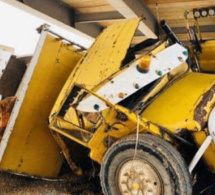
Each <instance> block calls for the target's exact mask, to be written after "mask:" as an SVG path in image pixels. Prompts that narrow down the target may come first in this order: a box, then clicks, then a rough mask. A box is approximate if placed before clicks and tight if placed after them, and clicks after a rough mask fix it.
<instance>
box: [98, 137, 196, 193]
mask: <svg viewBox="0 0 215 195" xmlns="http://www.w3.org/2000/svg"><path fill="white" fill-rule="evenodd" d="M135 142H136V139H135V136H128V137H127V138H124V139H122V140H119V141H117V142H116V143H115V144H113V145H112V146H111V147H110V148H109V149H108V151H107V153H106V154H105V156H104V159H103V163H102V165H101V172H100V179H101V185H102V189H103V192H104V194H106V195H113V194H114V195H118V194H119V195H120V194H121V195H146V194H147V195H161V194H163V195H175V194H178V195H179V194H180V195H191V194H192V185H191V180H190V175H189V171H188V168H187V166H186V164H185V162H184V160H183V158H182V157H181V155H180V154H179V152H178V151H177V150H176V149H175V148H174V147H173V146H171V145H170V144H169V143H167V142H166V141H165V140H162V139H161V138H158V137H155V136H152V135H148V134H143V135H140V137H139V141H138V147H137V151H136V152H137V153H136V155H135V158H134V153H135Z"/></svg>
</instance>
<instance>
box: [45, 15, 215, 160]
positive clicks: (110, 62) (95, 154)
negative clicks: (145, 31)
mask: <svg viewBox="0 0 215 195" xmlns="http://www.w3.org/2000/svg"><path fill="white" fill-rule="evenodd" d="M138 23H139V19H132V20H128V21H126V22H120V23H116V24H113V25H111V26H110V27H108V28H107V29H106V30H105V31H104V32H103V33H102V34H101V35H100V36H99V37H98V38H97V40H96V42H95V43H94V44H93V46H92V47H91V48H90V49H89V50H88V51H87V53H86V55H85V56H84V57H83V58H82V59H81V61H80V62H79V63H78V64H77V66H76V68H75V69H74V71H73V72H72V74H71V75H70V77H69V79H68V80H67V82H66V84H65V85H64V87H63V89H62V91H61V93H60V95H59V96H58V99H57V101H56V103H55V105H54V107H53V110H52V112H51V115H50V118H49V119H50V127H51V129H52V130H54V131H56V132H58V133H60V134H61V135H64V136H66V137H67V138H69V139H71V140H74V141H76V142H78V143H80V144H82V145H84V146H86V147H88V148H89V149H90V157H91V158H92V159H93V160H95V161H97V162H98V163H102V159H103V156H104V154H105V152H106V150H107V149H108V147H110V145H111V144H112V143H114V142H115V141H117V140H118V139H121V138H123V137H126V136H127V135H129V134H134V133H136V129H137V124H138V118H137V114H136V113H135V112H131V111H130V110H128V109H126V108H124V107H122V106H119V105H112V104H111V103H109V102H107V100H105V99H103V98H102V97H99V96H98V95H97V94H95V91H96V90H97V89H98V88H99V87H101V86H103V84H104V81H105V80H106V79H108V78H110V77H111V76H113V75H114V76H115V75H117V74H120V73H121V72H122V71H123V70H120V65H121V61H122V60H123V59H124V57H125V55H126V52H127V49H128V47H129V44H130V41H131V40H132V37H133V34H134V32H135V29H136V28H137V26H138ZM165 46H166V43H163V44H161V45H160V46H158V47H157V48H155V49H154V50H153V51H152V52H151V53H150V54H151V55H155V54H156V53H158V52H160V51H162V50H164V49H165ZM140 59H141V58H140ZM140 59H138V60H139V61H140ZM167 84H170V85H169V86H168V87H167V89H165V90H164V91H163V92H162V93H161V94H159V95H158V97H156V99H155V100H154V101H152V102H151V104H150V105H149V106H148V107H147V109H146V110H145V111H144V112H143V113H142V115H141V116H140V119H139V129H140V133H145V132H150V133H152V134H154V135H157V136H160V126H162V127H165V128H166V129H167V130H169V131H171V132H173V133H178V132H180V131H181V130H182V129H188V130H190V131H193V132H195V131H196V132H197V131H198V132H200V131H201V130H203V129H202V126H201V124H200V122H199V121H198V120H196V119H194V113H195V110H196V108H197V106H198V105H199V104H200V102H201V101H202V100H203V95H204V94H205V93H206V92H208V90H210V89H211V87H212V86H213V85H215V75H208V74H200V73H192V72H190V71H189V69H188V66H187V64H186V63H184V64H182V65H181V66H180V67H178V68H176V69H175V70H173V71H172V72H171V73H170V74H169V75H168V76H164V77H162V79H161V80H160V82H159V83H158V85H157V86H155V87H154V89H153V90H152V91H151V92H150V93H149V94H146V96H145V97H143V99H142V101H143V102H147V101H149V100H150V99H151V97H154V96H155V95H156V94H158V93H159V92H160V91H161V89H163V88H164V87H165V86H167ZM75 85H79V86H80V88H81V91H80V94H77V95H76V98H75V99H74V100H73V102H72V103H73V105H70V106H68V110H66V114H65V116H63V119H60V117H59V116H58V114H59V112H60V110H61V108H62V106H63V104H64V102H65V100H66V99H67V97H68V95H69V94H70V92H71V90H72V89H73V88H74V86H75ZM83 91H87V92H88V93H89V94H92V95H94V96H96V97H98V98H99V99H101V100H102V101H104V102H106V103H107V105H109V108H108V109H106V110H104V111H102V112H101V113H100V115H101V117H100V119H99V122H98V123H96V124H93V123H89V121H88V119H87V118H85V117H84V114H83V113H77V112H76V111H75V104H74V103H78V98H77V97H78V96H79V95H81V94H82V93H83ZM214 104H215V97H214V96H213V97H212V98H211V100H209V101H208V102H207V105H205V106H204V110H205V112H206V114H205V116H204V118H203V119H202V120H203V121H204V122H206V121H207V120H208V115H209V112H210V110H211V108H212V106H213V105H214ZM121 114H122V115H123V117H124V118H126V120H124V119H120V117H119V115H121ZM78 115H80V116H83V117H84V118H83V123H84V124H85V126H84V127H83V126H81V123H80V121H79V119H78ZM62 120H63V121H62ZM92 128H94V131H95V132H94V131H92ZM81 132H82V133H83V132H84V133H87V132H88V133H89V135H90V137H88V139H85V138H86V137H84V136H83V135H82V134H81ZM164 138H165V139H168V140H170V137H168V136H166V135H165V136H164ZM196 139H197V141H196V142H197V143H200V142H201V139H202V137H201V136H200V138H198V137H197V136H196ZM201 143H202V142H201ZM210 155H212V154H210ZM209 164H210V163H209Z"/></svg>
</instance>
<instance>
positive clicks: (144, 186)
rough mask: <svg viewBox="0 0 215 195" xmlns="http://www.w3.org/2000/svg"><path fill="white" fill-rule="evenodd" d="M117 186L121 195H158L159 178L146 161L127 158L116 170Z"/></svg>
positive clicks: (159, 187)
mask: <svg viewBox="0 0 215 195" xmlns="http://www.w3.org/2000/svg"><path fill="white" fill-rule="evenodd" d="M118 173H119V174H118V187H119V190H120V193H121V194H122V195H160V194H161V191H162V189H161V186H162V184H161V180H160V177H159V174H158V173H157V172H156V170H155V168H153V167H152V166H151V165H150V164H149V163H148V162H147V161H144V160H129V161H127V162H125V163H124V164H123V165H122V166H121V167H120V169H119V172H118Z"/></svg>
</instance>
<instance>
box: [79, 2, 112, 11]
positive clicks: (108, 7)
mask: <svg viewBox="0 0 215 195" xmlns="http://www.w3.org/2000/svg"><path fill="white" fill-rule="evenodd" d="M76 10H77V13H98V12H111V11H116V9H114V8H113V7H112V6H111V5H109V4H107V5H100V6H94V7H80V8H77V9H76Z"/></svg>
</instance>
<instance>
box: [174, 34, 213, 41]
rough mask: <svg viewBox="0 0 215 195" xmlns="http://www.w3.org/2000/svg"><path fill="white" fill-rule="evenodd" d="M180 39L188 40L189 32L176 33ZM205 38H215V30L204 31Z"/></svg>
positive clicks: (203, 36)
mask: <svg viewBox="0 0 215 195" xmlns="http://www.w3.org/2000/svg"><path fill="white" fill-rule="evenodd" d="M176 36H177V37H178V38H179V40H180V41H188V38H187V34H176ZM202 38H203V40H210V39H215V33H214V32H204V33H202Z"/></svg>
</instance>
